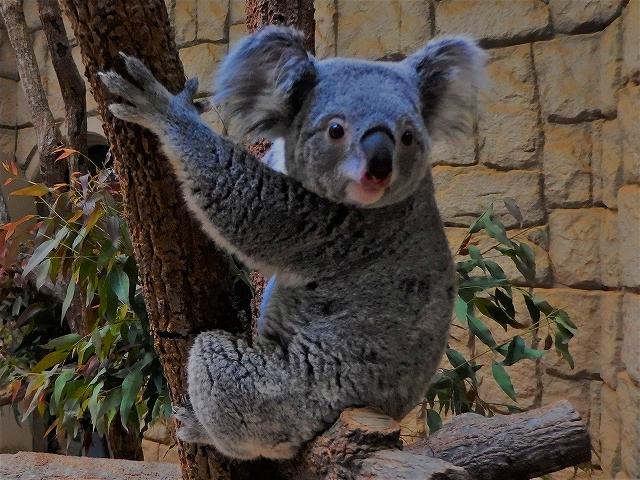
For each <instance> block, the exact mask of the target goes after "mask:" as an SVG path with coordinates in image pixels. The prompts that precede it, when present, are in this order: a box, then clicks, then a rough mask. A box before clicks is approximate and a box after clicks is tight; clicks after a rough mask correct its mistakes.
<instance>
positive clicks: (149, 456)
mask: <svg viewBox="0 0 640 480" xmlns="http://www.w3.org/2000/svg"><path fill="white" fill-rule="evenodd" d="M159 447H160V444H159V443H157V442H154V441H151V440H147V439H146V438H143V439H142V456H143V458H144V461H145V462H158V461H159V460H158V448H159Z"/></svg>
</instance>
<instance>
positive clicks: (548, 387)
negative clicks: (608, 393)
mask: <svg viewBox="0 0 640 480" xmlns="http://www.w3.org/2000/svg"><path fill="white" fill-rule="evenodd" d="M590 383H591V382H590V381H589V380H582V379H578V380H572V379H566V378H560V377H556V376H553V375H549V374H547V373H546V372H545V373H543V374H542V405H551V404H552V403H555V402H558V401H560V400H568V401H569V402H571V405H573V406H574V407H575V409H576V411H577V412H578V413H579V414H580V417H581V418H582V420H583V421H584V422H585V423H587V424H588V423H589V413H590V397H589V391H590Z"/></svg>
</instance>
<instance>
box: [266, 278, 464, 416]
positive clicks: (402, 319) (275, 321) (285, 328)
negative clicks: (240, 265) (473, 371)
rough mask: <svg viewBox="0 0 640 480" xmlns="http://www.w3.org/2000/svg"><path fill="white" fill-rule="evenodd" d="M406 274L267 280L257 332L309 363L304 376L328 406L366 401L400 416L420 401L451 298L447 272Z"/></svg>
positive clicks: (444, 329) (439, 353) (442, 342)
mask: <svg viewBox="0 0 640 480" xmlns="http://www.w3.org/2000/svg"><path fill="white" fill-rule="evenodd" d="M407 278H408V279H407ZM407 278H400V279H399V280H398V282H399V283H398V284H397V285H387V286H385V287H384V288H381V289H377V288H372V289H371V290H368V291H353V290H349V289H348V288H345V285H344V283H342V284H340V283H333V282H324V283H321V282H317V283H312V284H311V285H305V286H303V287H296V288H286V287H279V286H278V285H277V281H275V282H272V281H270V282H269V283H270V291H269V294H268V298H267V304H266V305H263V312H262V313H263V318H262V320H261V321H262V329H261V330H262V331H261V334H262V335H265V336H266V337H268V338H270V339H274V340H276V341H277V343H278V344H279V345H286V348H287V350H289V351H290V352H294V356H297V357H296V358H298V357H300V364H301V365H307V366H309V365H310V366H311V369H312V370H313V376H314V378H313V379H310V380H309V381H310V382H311V384H312V386H313V385H315V387H318V385H317V383H322V387H321V389H322V395H327V394H328V392H330V397H331V398H335V399H337V400H336V403H335V404H334V407H335V408H336V409H342V408H345V407H347V406H351V405H361V406H372V407H376V408H379V409H381V410H383V411H384V412H385V413H387V414H389V415H391V416H393V417H394V418H400V417H402V416H403V415H405V414H406V413H408V411H409V410H411V408H413V407H414V406H415V405H416V404H417V403H418V402H419V401H420V400H422V396H423V395H424V392H425V391H426V388H427V386H428V383H429V381H430V379H431V377H432V376H433V373H434V372H435V369H436V368H437V366H438V363H439V361H440V358H441V356H442V353H443V350H444V347H445V345H446V340H447V337H448V330H449V323H450V318H451V310H452V303H453V295H452V292H453V289H452V280H451V279H449V281H447V280H446V277H443V280H442V281H440V282H431V283H430V284H429V285H426V284H424V282H421V281H420V280H415V279H413V278H412V277H411V275H409V276H408V277H407ZM319 371H322V372H325V373H326V375H327V378H326V379H325V380H322V379H321V378H319V377H318V375H317V373H318V372H319Z"/></svg>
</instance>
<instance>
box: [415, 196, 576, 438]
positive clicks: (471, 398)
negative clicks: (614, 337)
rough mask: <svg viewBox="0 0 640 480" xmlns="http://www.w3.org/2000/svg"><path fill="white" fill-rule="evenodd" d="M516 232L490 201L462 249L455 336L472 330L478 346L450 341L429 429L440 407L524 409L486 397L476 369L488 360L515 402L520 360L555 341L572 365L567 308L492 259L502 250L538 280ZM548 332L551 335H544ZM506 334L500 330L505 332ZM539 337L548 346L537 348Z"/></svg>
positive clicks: (510, 205)
mask: <svg viewBox="0 0 640 480" xmlns="http://www.w3.org/2000/svg"><path fill="white" fill-rule="evenodd" d="M505 206H506V207H507V210H508V211H509V212H510V213H511V214H512V215H513V216H514V217H515V218H516V220H518V221H519V222H520V223H521V222H522V215H521V213H520V210H519V209H518V207H517V205H516V203H515V202H514V201H513V200H511V199H507V200H505ZM522 233H525V231H522V232H521V234H522ZM518 235H520V234H517V235H514V236H512V237H509V236H508V234H507V231H506V229H505V227H504V225H503V224H502V223H501V222H500V221H499V220H498V219H496V218H495V216H494V214H493V205H492V206H490V207H489V208H488V209H487V210H486V211H485V212H484V213H483V214H482V215H481V216H480V217H479V218H478V219H477V220H476V221H475V222H474V223H473V224H472V225H471V227H469V231H468V233H467V235H466V236H465V238H464V240H463V241H462V244H461V245H460V247H459V248H458V250H457V258H456V267H457V269H456V270H457V283H458V295H457V298H456V300H455V306H454V316H455V321H454V329H456V328H457V330H456V332H452V335H455V333H457V331H460V330H462V331H466V333H467V335H468V336H469V342H470V344H472V345H476V348H475V349H474V350H476V352H477V353H475V354H474V355H473V357H472V358H468V359H467V358H465V357H464V355H463V354H462V353H460V352H459V351H457V350H455V349H454V348H452V347H451V346H450V345H449V346H448V347H447V350H446V358H447V360H448V363H449V364H450V366H451V367H452V368H441V369H439V370H438V372H437V373H436V375H435V377H434V379H433V381H432V383H431V386H430V388H429V391H428V392H427V395H426V398H425V401H424V402H423V403H422V406H421V407H422V408H421V412H420V414H421V416H422V417H423V418H424V419H425V421H426V424H427V426H428V428H429V431H430V432H433V431H435V430H437V429H438V428H439V426H440V425H441V423H442V419H441V415H442V414H444V415H448V414H454V415H458V414H461V413H465V412H475V413H479V414H481V415H494V414H495V413H509V412H513V411H518V410H520V408H519V407H518V405H517V403H514V404H503V403H495V402H491V401H490V400H487V399H483V398H482V397H481V396H480V394H479V391H478V386H479V384H480V382H479V381H478V375H477V372H478V371H480V370H481V369H487V370H488V369H489V365H490V370H491V379H492V380H493V381H495V382H496V384H497V385H498V386H499V387H500V389H501V390H502V391H503V392H504V393H505V394H506V395H507V396H508V397H509V398H510V399H512V400H513V401H514V402H516V401H517V390H516V386H514V385H513V383H512V381H511V377H510V375H509V371H508V367H510V366H512V365H514V364H516V363H518V362H520V361H522V360H537V359H539V358H540V357H542V356H543V355H545V354H546V353H547V352H546V350H549V349H551V348H552V347H553V346H555V350H556V352H557V354H558V355H560V356H561V357H562V358H563V359H564V360H565V361H566V362H567V363H568V364H569V365H570V366H571V368H573V367H574V365H573V358H572V357H571V354H570V353H569V342H570V340H571V339H572V338H573V336H574V335H575V334H576V332H577V329H576V326H575V325H574V324H573V323H572V322H571V320H570V319H569V316H568V315H567V313H566V312H565V311H564V310H561V309H558V308H555V307H553V306H551V305H550V304H549V303H548V302H547V301H545V300H543V299H541V298H538V297H537V296H535V295H534V294H533V293H532V291H531V288H525V287H522V286H517V285H515V284H514V281H513V279H510V278H507V275H506V274H505V271H504V270H503V268H502V267H501V266H500V264H499V263H498V262H496V261H494V260H492V259H493V258H496V256H497V257H499V258H501V259H502V260H504V261H510V262H512V263H513V264H514V265H515V267H516V268H517V270H518V271H519V272H520V273H521V274H522V276H523V277H524V279H525V280H526V281H527V282H528V283H530V284H532V283H534V282H535V272H536V264H535V256H534V253H533V250H532V249H531V247H529V246H528V245H527V244H526V243H523V242H520V241H518V239H517V237H518ZM487 238H489V239H492V241H493V242H494V244H493V245H492V246H491V247H490V248H487V249H486V250H484V251H481V250H480V248H479V247H478V244H479V243H480V240H481V239H487ZM496 252H497V253H496ZM490 253H491V255H488V254H490ZM518 297H519V298H518ZM518 299H521V300H522V301H523V303H524V305H525V306H526V310H527V312H526V315H527V316H528V318H524V319H522V318H520V316H521V315H522V313H521V312H516V307H515V304H514V303H515V302H516V301H517V300H518ZM496 330H497V331H499V330H502V331H504V332H510V333H511V332H514V331H515V334H513V333H511V335H510V336H509V337H508V339H507V340H496V338H499V337H498V333H496ZM543 335H545V340H544V341H541V336H543ZM504 337H505V335H504V334H502V336H501V338H504ZM476 340H478V341H479V342H480V344H479V345H480V348H477V345H478V344H477V343H476ZM539 344H542V349H540V348H538V345H539ZM533 345H535V346H536V347H535V348H534V347H533ZM478 350H479V351H478ZM485 356H486V357H487V358H488V359H489V363H488V364H487V365H484V364H479V363H477V360H481V359H482V358H484V357H485ZM483 371H484V370H483ZM488 380H489V379H488V378H483V381H488Z"/></svg>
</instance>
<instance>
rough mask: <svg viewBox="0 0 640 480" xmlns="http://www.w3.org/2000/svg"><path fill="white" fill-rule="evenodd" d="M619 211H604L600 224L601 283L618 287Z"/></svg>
mask: <svg viewBox="0 0 640 480" xmlns="http://www.w3.org/2000/svg"><path fill="white" fill-rule="evenodd" d="M621 243H624V242H620V241H619V240H618V213H617V212H615V211H613V210H604V211H603V212H602V223H601V224H600V239H599V251H600V283H601V284H602V285H604V286H607V287H617V286H618V285H619V283H620V280H619V278H620V265H619V264H618V245H619V244H621Z"/></svg>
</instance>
